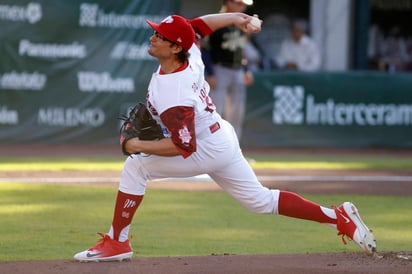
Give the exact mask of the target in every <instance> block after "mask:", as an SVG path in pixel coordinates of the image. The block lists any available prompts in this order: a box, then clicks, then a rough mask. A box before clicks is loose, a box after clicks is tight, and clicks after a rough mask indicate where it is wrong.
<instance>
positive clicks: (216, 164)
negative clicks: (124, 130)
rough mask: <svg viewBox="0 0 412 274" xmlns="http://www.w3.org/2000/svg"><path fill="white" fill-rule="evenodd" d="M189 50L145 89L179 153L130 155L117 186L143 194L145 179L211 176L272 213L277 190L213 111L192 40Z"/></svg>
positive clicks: (234, 193) (248, 204)
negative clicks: (263, 179)
mask: <svg viewBox="0 0 412 274" xmlns="http://www.w3.org/2000/svg"><path fill="white" fill-rule="evenodd" d="M189 52H190V54H191V55H190V58H189V62H188V64H187V65H186V66H184V67H182V68H180V69H179V70H178V71H176V72H174V73H170V74H162V73H161V70H160V68H159V69H158V70H157V71H156V72H155V73H154V74H153V76H152V79H151V81H150V84H149V87H148V93H147V105H148V108H149V110H150V111H151V113H152V115H153V117H154V118H155V119H156V120H157V121H158V122H159V123H160V124H161V126H162V128H164V132H165V133H166V136H167V137H170V138H172V141H173V143H174V144H175V145H176V147H177V148H178V149H179V151H180V152H181V155H179V156H173V157H164V156H157V155H146V154H135V155H132V156H130V157H128V158H127V160H126V162H125V165H124V169H123V172H122V176H121V180H120V185H119V190H120V191H122V192H123V193H127V194H133V195H144V193H145V190H146V182H147V180H152V179H158V178H167V177H191V176H195V175H201V174H209V176H210V177H211V178H212V179H213V180H214V181H215V182H216V183H217V184H218V185H219V186H221V187H222V188H223V189H224V190H225V191H226V192H227V193H229V194H230V195H232V196H233V197H234V198H235V199H237V200H238V201H239V202H240V203H241V204H242V205H243V206H245V207H246V208H248V209H249V210H251V211H253V212H257V213H272V214H276V213H277V211H278V209H277V207H278V199H279V191H278V190H269V189H268V188H266V187H263V186H262V185H261V184H260V182H259V181H258V180H257V177H256V175H255V173H254V172H253V170H252V168H251V167H250V165H249V163H248V162H247V161H246V159H245V158H244V157H243V154H242V152H241V149H240V147H239V142H238V139H237V136H236V133H235V131H234V129H233V127H232V126H231V125H230V124H229V123H228V122H227V121H225V120H223V119H222V118H221V117H220V115H219V114H217V113H216V111H214V105H213V103H212V101H211V100H210V98H209V97H208V93H209V85H208V84H207V82H206V81H205V79H204V74H203V73H204V65H203V63H202V60H201V55H200V50H199V48H198V47H197V45H195V44H194V45H193V46H192V47H191V49H190V51H189Z"/></svg>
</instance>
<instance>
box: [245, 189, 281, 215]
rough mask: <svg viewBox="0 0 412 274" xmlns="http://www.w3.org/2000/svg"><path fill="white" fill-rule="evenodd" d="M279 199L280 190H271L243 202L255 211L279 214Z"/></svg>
mask: <svg viewBox="0 0 412 274" xmlns="http://www.w3.org/2000/svg"><path fill="white" fill-rule="evenodd" d="M278 201H279V190H269V191H266V192H265V193H263V194H262V195H256V196H253V197H252V198H251V199H247V200H245V201H243V202H242V204H243V205H244V206H245V207H246V208H247V209H248V210H250V211H251V212H253V213H260V214H278Z"/></svg>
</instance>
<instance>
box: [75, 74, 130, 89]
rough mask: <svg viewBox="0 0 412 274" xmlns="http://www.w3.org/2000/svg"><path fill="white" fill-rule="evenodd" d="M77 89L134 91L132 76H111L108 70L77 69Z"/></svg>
mask: <svg viewBox="0 0 412 274" xmlns="http://www.w3.org/2000/svg"><path fill="white" fill-rule="evenodd" d="M77 79H78V84H79V90H80V91H83V92H126V93H130V92H133V91H134V81H133V78H113V77H112V76H111V75H110V73H109V72H102V73H97V72H93V71H79V72H78V73H77Z"/></svg>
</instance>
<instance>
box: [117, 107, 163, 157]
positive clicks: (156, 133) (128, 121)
mask: <svg viewBox="0 0 412 274" xmlns="http://www.w3.org/2000/svg"><path fill="white" fill-rule="evenodd" d="M120 119H121V120H123V121H124V122H123V125H122V127H121V128H120V145H121V146H122V151H123V154H124V155H130V153H128V152H127V151H126V150H125V145H126V143H127V141H129V140H130V139H131V138H135V137H138V138H139V139H140V140H156V139H162V138H164V136H163V131H162V128H161V127H160V125H159V124H158V123H157V122H156V120H155V119H153V117H152V115H151V114H150V112H149V110H148V109H147V108H146V106H145V105H144V104H143V103H138V104H137V105H135V106H134V107H133V108H132V110H130V112H129V116H123V117H122V118H120Z"/></svg>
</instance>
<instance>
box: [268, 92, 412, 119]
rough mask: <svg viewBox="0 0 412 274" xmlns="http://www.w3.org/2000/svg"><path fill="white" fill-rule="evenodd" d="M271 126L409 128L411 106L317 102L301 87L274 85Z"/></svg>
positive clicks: (411, 112) (411, 114)
mask: <svg viewBox="0 0 412 274" xmlns="http://www.w3.org/2000/svg"><path fill="white" fill-rule="evenodd" d="M273 95H274V97H275V103H274V108H273V123H274V124H293V125H303V124H306V125H327V126H352V125H357V126H410V125H412V104H379V103H340V102H335V100H334V99H332V98H328V99H327V100H326V101H325V102H317V101H316V98H315V96H314V95H312V94H308V95H307V96H305V90H304V88H303V87H302V86H293V87H292V86H275V87H274V89H273Z"/></svg>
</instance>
